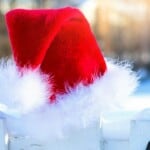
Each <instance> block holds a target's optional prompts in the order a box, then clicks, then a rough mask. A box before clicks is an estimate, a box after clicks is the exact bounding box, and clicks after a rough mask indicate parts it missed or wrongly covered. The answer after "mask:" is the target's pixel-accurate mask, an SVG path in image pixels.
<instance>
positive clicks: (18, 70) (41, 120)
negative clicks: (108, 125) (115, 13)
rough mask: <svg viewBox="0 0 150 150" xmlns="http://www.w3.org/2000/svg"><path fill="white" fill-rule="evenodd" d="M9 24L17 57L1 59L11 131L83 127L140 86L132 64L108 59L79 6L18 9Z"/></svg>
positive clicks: (59, 131)
mask: <svg viewBox="0 0 150 150" xmlns="http://www.w3.org/2000/svg"><path fill="white" fill-rule="evenodd" d="M6 23H7V28H8V33H9V37H10V41H11V46H12V52H13V58H14V59H13V60H12V61H8V62H4V61H2V62H1V66H0V89H1V90H0V97H1V100H0V110H1V111H2V112H3V113H4V114H5V116H6V118H7V122H8V128H9V130H10V132H11V133H12V134H22V135H29V136H34V137H42V138H45V137H54V136H55V137H59V136H61V135H63V134H64V132H66V131H68V129H72V128H84V127H86V126H89V125H90V124H92V123H94V122H97V121H98V120H99V116H100V113H101V112H103V111H105V110H106V109H108V108H109V109H110V108H112V106H116V104H118V100H122V99H123V98H125V97H126V96H128V95H129V94H130V93H132V91H133V90H134V88H135V87H136V85H137V82H136V81H137V79H136V76H135V74H134V73H133V72H132V71H131V69H130V68H129V67H128V65H123V66H122V65H118V64H114V63H112V62H108V61H106V60H105V59H104V57H103V55H102V53H101V50H100V48H99V47H98V45H97V43H96V40H95V38H94V36H93V33H92V32H91V30H90V26H89V24H88V22H87V21H86V19H85V17H84V16H83V14H82V13H81V12H80V11H79V10H78V9H75V8H70V7H67V8H61V9H47V10H43V9H40V10H23V9H17V10H12V11H10V12H8V13H7V14H6ZM41 128H42V130H41ZM40 130H41V132H40ZM37 131H38V132H37Z"/></svg>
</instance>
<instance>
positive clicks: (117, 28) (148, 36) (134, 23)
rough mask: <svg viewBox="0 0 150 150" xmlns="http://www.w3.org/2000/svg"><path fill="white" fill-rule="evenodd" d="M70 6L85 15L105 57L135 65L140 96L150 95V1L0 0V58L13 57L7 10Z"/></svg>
mask: <svg viewBox="0 0 150 150" xmlns="http://www.w3.org/2000/svg"><path fill="white" fill-rule="evenodd" d="M68 5H70V6H75V7H78V8H79V9H81V11H82V12H83V13H84V14H85V16H86V17H87V19H88V21H89V23H90V25H91V28H92V30H93V32H94V34H95V36H96V38H97V42H98V44H99V45H100V47H101V49H102V51H103V53H104V55H105V56H106V57H110V58H116V59H119V60H129V61H131V62H133V64H134V68H133V69H134V70H136V71H137V72H138V73H139V74H140V75H141V76H142V77H141V79H142V80H141V83H142V84H141V86H140V87H139V93H140V92H147V93H148V94H150V93H149V91H150V79H149V78H150V1H149V0H113V1H112V0H0V58H2V57H10V56H11V50H10V44H9V40H8V35H7V32H6V25H5V21H4V14H5V13H6V12H7V11H8V10H10V9H13V8H58V7H64V6H68Z"/></svg>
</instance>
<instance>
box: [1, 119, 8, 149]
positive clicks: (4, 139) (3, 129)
mask: <svg viewBox="0 0 150 150" xmlns="http://www.w3.org/2000/svg"><path fill="white" fill-rule="evenodd" d="M0 150H8V133H7V131H6V125H5V120H4V119H3V118H0Z"/></svg>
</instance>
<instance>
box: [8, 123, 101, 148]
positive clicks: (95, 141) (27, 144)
mask: <svg viewBox="0 0 150 150" xmlns="http://www.w3.org/2000/svg"><path fill="white" fill-rule="evenodd" d="M99 134H100V132H99V125H98V124H97V125H96V126H92V127H89V128H85V129H81V130H75V131H72V132H71V134H70V135H69V136H67V137H64V138H62V139H57V140H56V139H53V140H52V139H50V140H48V142H45V143H44V142H41V141H37V140H35V139H31V138H25V137H12V138H11V140H10V150H100V143H99V137H100V135H99Z"/></svg>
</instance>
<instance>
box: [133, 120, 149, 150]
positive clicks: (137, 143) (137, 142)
mask: <svg viewBox="0 0 150 150" xmlns="http://www.w3.org/2000/svg"><path fill="white" fill-rule="evenodd" d="M149 141H150V120H132V121H131V135H130V150H146V147H147V144H148V142H149Z"/></svg>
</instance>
